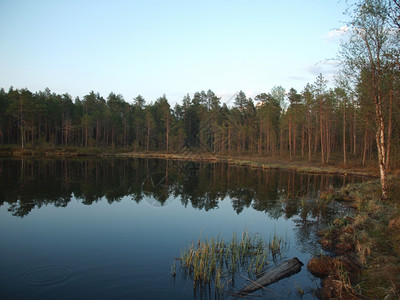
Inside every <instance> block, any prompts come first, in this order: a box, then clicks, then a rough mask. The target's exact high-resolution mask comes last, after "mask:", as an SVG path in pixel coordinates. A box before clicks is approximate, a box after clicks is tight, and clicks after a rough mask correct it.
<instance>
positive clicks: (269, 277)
mask: <svg viewBox="0 0 400 300" xmlns="http://www.w3.org/2000/svg"><path fill="white" fill-rule="evenodd" d="M301 266H303V263H302V262H301V261H300V260H298V258H297V257H295V258H292V259H290V260H286V261H284V262H283V263H281V264H280V265H278V266H276V267H275V268H273V269H271V270H270V271H268V272H267V273H265V274H264V275H263V276H261V277H260V278H258V279H257V280H256V281H253V282H251V283H250V284H248V285H247V286H245V287H244V288H243V289H242V290H240V291H239V292H238V293H237V295H238V296H244V295H248V294H251V293H253V292H255V291H257V290H259V289H261V288H263V287H266V286H267V285H270V284H272V283H274V282H277V281H279V280H281V279H283V278H286V277H289V276H291V275H293V274H296V273H298V272H300V270H301Z"/></svg>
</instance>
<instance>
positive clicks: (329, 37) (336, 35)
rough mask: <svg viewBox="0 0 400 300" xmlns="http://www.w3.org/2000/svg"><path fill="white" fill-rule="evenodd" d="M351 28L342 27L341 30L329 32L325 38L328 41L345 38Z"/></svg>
mask: <svg viewBox="0 0 400 300" xmlns="http://www.w3.org/2000/svg"><path fill="white" fill-rule="evenodd" d="M349 30H350V28H349V27H348V26H347V25H344V26H342V27H340V28H339V29H334V30H331V31H329V32H328V33H327V34H326V35H325V36H324V38H325V39H326V40H327V41H336V40H337V39H339V38H341V37H342V36H345V35H346V34H347V33H348V32H349Z"/></svg>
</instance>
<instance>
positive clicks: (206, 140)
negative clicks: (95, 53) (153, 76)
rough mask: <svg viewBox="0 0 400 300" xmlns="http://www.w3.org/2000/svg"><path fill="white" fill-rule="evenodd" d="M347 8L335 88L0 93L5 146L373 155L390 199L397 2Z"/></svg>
mask: <svg viewBox="0 0 400 300" xmlns="http://www.w3.org/2000/svg"><path fill="white" fill-rule="evenodd" d="M349 11H350V13H349V14H350V16H351V21H350V22H349V23H348V36H347V38H346V39H345V40H344V42H342V45H341V48H340V51H339V59H340V61H341V63H342V68H341V71H340V73H339V74H338V76H337V80H336V86H335V87H334V88H329V89H328V88H327V81H326V80H325V79H324V77H323V76H322V74H320V75H319V76H318V77H317V78H316V79H315V82H314V83H310V84H307V85H306V86H305V87H304V88H303V90H302V91H299V92H298V91H296V90H295V89H293V88H291V89H289V90H288V91H285V89H284V88H282V87H280V86H279V87H274V88H273V89H272V90H271V91H270V92H266V93H260V94H259V95H257V96H255V97H254V99H252V98H249V97H247V96H246V95H245V93H243V92H242V91H241V92H239V93H237V94H236V95H235V98H234V102H233V103H232V104H229V105H227V104H226V103H221V98H219V97H218V96H217V95H216V94H215V93H214V92H213V91H211V90H208V91H207V92H206V91H199V92H196V93H194V95H193V96H190V95H189V94H188V95H186V96H185V97H183V99H182V102H181V104H176V105H175V106H174V107H173V108H172V107H171V106H170V104H169V103H168V100H167V98H166V96H165V95H163V96H161V97H160V98H158V99H157V100H156V101H155V102H150V103H147V102H146V100H145V99H144V98H143V97H142V96H140V95H139V96H137V97H136V98H134V99H133V102H132V103H129V102H126V101H125V100H124V98H123V96H122V95H120V94H115V93H110V94H109V95H108V96H107V98H103V96H101V95H100V94H99V93H95V92H93V91H92V92H90V93H89V94H87V95H85V96H84V97H83V98H82V99H80V98H75V99H74V100H73V99H72V97H71V96H70V95H69V94H63V95H59V94H55V93H51V91H50V90H49V89H46V90H45V91H39V92H35V93H33V92H31V91H29V90H28V89H20V90H18V89H13V88H10V89H9V90H8V92H6V91H5V90H4V89H1V90H0V143H1V144H3V145H4V144H19V145H20V146H21V148H23V149H24V148H30V147H37V146H38V147H42V146H62V147H65V148H68V147H72V146H74V147H85V148H90V147H107V148H109V147H110V148H115V147H124V148H127V149H131V150H133V151H166V152H177V151H178V152H179V151H186V150H185V149H192V150H193V149H194V150H196V151H199V150H202V151H206V152H210V153H212V154H228V155H243V154H251V155H259V156H268V157H283V156H285V157H286V156H288V157H289V158H290V159H292V158H294V157H296V158H297V157H302V158H304V159H305V160H308V161H311V160H313V159H317V158H318V159H319V160H320V161H321V163H322V164H326V163H329V162H331V161H332V158H334V157H335V158H337V157H339V158H340V160H342V161H343V164H344V165H346V164H347V162H348V159H349V158H352V159H354V158H358V159H359V160H360V162H361V164H363V165H364V164H366V162H367V160H369V159H376V158H377V159H378V162H379V170H380V175H381V185H382V195H383V197H384V198H386V197H387V186H386V179H385V178H386V172H387V171H388V170H389V169H390V168H391V167H392V166H394V165H396V166H397V165H398V163H399V153H400V134H399V129H400V126H399V125H400V124H399V122H400V120H399V118H398V116H399V110H400V101H399V97H400V96H399V91H400V69H399V66H400V63H399V57H400V47H399V45H400V25H399V17H398V16H399V15H400V3H399V1H398V0H359V1H356V3H354V4H353V5H352V6H350V7H349ZM336 161H337V159H336Z"/></svg>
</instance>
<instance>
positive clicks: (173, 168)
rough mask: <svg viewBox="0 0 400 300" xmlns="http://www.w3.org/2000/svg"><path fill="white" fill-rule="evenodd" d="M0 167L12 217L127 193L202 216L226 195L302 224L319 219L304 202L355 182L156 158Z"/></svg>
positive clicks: (0, 198)
mask: <svg viewBox="0 0 400 300" xmlns="http://www.w3.org/2000/svg"><path fill="white" fill-rule="evenodd" d="M0 170H1V171H0V206H1V205H4V204H5V203H8V204H9V211H10V212H11V213H12V214H13V215H14V216H18V217H24V216H26V215H28V214H29V213H30V212H31V211H32V209H34V208H40V207H41V206H43V205H49V204H51V205H54V206H56V207H65V206H67V205H68V203H69V202H70V201H71V200H72V199H73V198H77V199H80V201H81V202H82V203H83V204H85V205H91V204H93V203H95V202H97V201H99V200H101V199H103V198H105V199H106V200H107V201H108V202H109V203H113V202H118V201H121V199H122V198H123V197H126V196H129V197H131V198H132V200H134V201H136V202H137V203H139V202H141V201H143V200H144V199H146V201H149V203H150V204H151V205H154V206H165V205H167V204H168V203H169V202H170V201H173V200H174V199H180V201H181V202H182V205H184V206H185V207H186V206H187V205H191V206H192V207H194V208H196V209H199V210H206V211H208V210H211V209H215V208H218V205H219V202H220V200H221V199H224V198H225V197H229V198H230V199H231V201H232V207H233V209H234V210H235V211H236V213H237V214H240V213H241V212H242V211H243V210H244V209H245V208H248V207H252V208H253V209H255V210H258V211H264V212H266V213H267V214H268V215H269V216H270V217H272V218H279V217H281V216H285V218H291V217H292V216H294V215H298V216H300V219H301V220H300V222H307V216H309V217H310V216H311V217H312V218H320V217H323V214H324V213H325V212H324V210H321V205H315V203H314V202H313V203H310V202H309V201H307V199H312V198H315V196H316V195H317V194H318V193H319V192H320V191H323V190H326V189H330V188H332V187H337V186H341V185H345V184H347V183H349V182H353V181H357V180H359V179H357V178H354V177H345V176H333V175H316V174H299V173H296V172H294V171H284V170H262V169H251V168H249V167H241V166H235V165H231V164H227V163H218V162H216V163H203V162H187V161H168V160H158V159H93V158H91V159H57V160H54V159H53V160H44V159H41V160H35V159H19V160H18V159H3V160H0ZM299 199H300V200H301V201H298V200H299ZM175 201H176V200H175ZM303 225H306V224H305V223H304V224H303Z"/></svg>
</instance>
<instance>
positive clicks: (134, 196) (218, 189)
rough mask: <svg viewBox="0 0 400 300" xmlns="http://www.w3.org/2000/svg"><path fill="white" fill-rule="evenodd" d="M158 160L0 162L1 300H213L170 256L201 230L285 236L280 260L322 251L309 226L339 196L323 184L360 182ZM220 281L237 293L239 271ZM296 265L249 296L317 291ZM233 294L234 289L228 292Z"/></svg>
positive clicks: (319, 222)
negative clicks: (328, 197)
mask: <svg viewBox="0 0 400 300" xmlns="http://www.w3.org/2000/svg"><path fill="white" fill-rule="evenodd" d="M360 180H361V179H359V178H349V177H342V176H331V175H309V174H297V173H295V172H290V171H278V170H270V171H265V170H261V169H250V168H247V167H238V166H233V165H228V164H225V163H213V164H207V163H192V162H177V161H165V160H156V159H151V160H149V159H76V160H72V159H68V160H16V159H13V160H11V159H3V160H0V238H1V243H0V299H214V298H215V294H214V291H213V287H212V286H211V287H210V289H208V288H206V289H197V290H195V289H194V288H193V282H192V281H191V279H190V278H188V277H187V276H185V275H184V272H181V271H180V268H179V262H177V276H176V277H175V278H174V277H172V276H171V263H172V262H173V261H174V258H176V257H179V256H180V252H181V250H182V249H184V248H185V247H186V245H187V244H188V243H189V242H190V241H193V240H197V239H199V237H200V236H201V237H215V236H217V235H219V236H221V237H223V238H224V239H226V240H229V239H230V238H231V237H232V234H233V233H235V232H236V233H239V234H240V233H241V232H242V231H243V230H244V229H246V228H247V230H248V231H249V232H250V233H257V234H261V235H262V236H264V237H265V239H266V240H268V239H271V237H272V236H273V235H274V234H276V235H278V236H280V237H282V238H284V240H285V243H286V244H285V250H284V251H283V253H282V257H279V258H277V259H276V261H275V262H274V261H271V262H270V266H271V267H273V266H274V265H275V264H277V263H279V262H280V261H282V260H284V259H288V258H292V257H294V256H296V257H298V258H299V259H300V260H301V261H302V262H303V263H304V264H307V262H308V260H309V259H310V258H311V257H312V256H313V255H314V254H318V253H320V252H321V249H320V246H319V244H318V243H317V242H316V241H317V237H316V234H315V232H316V231H317V230H318V228H320V227H322V226H324V224H325V223H326V222H329V221H330V220H332V218H333V217H334V216H335V215H340V214H346V213H347V212H346V209H345V208H343V207H342V206H340V205H339V204H337V203H336V204H335V203H333V204H325V203H322V202H321V201H317V200H315V199H316V197H317V196H318V194H319V193H320V191H321V190H325V189H328V188H332V187H338V186H342V185H345V184H347V183H349V182H354V181H360ZM234 279H235V281H234V282H232V281H230V282H228V279H226V280H227V284H226V289H227V290H228V289H229V290H230V291H237V290H239V289H240V288H241V287H243V285H244V283H245V279H243V277H241V275H238V276H236V277H235V278H234ZM319 285H320V281H319V280H318V279H316V278H314V277H313V276H312V275H311V274H310V273H309V272H308V271H307V269H306V266H304V267H303V268H302V270H301V272H300V273H298V274H295V275H293V276H291V277H289V278H286V279H283V280H281V281H279V282H278V283H275V284H273V285H271V286H269V287H268V290H263V291H259V292H257V293H256V294H257V295H262V296H264V297H267V298H270V299H282V298H283V299H284V298H286V299H301V297H300V294H299V290H303V291H304V293H305V295H304V296H303V298H302V299H314V298H315V296H314V293H315V290H316V289H317V288H318V287H319ZM222 297H223V298H227V299H229V298H230V296H228V295H223V296H222Z"/></svg>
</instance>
